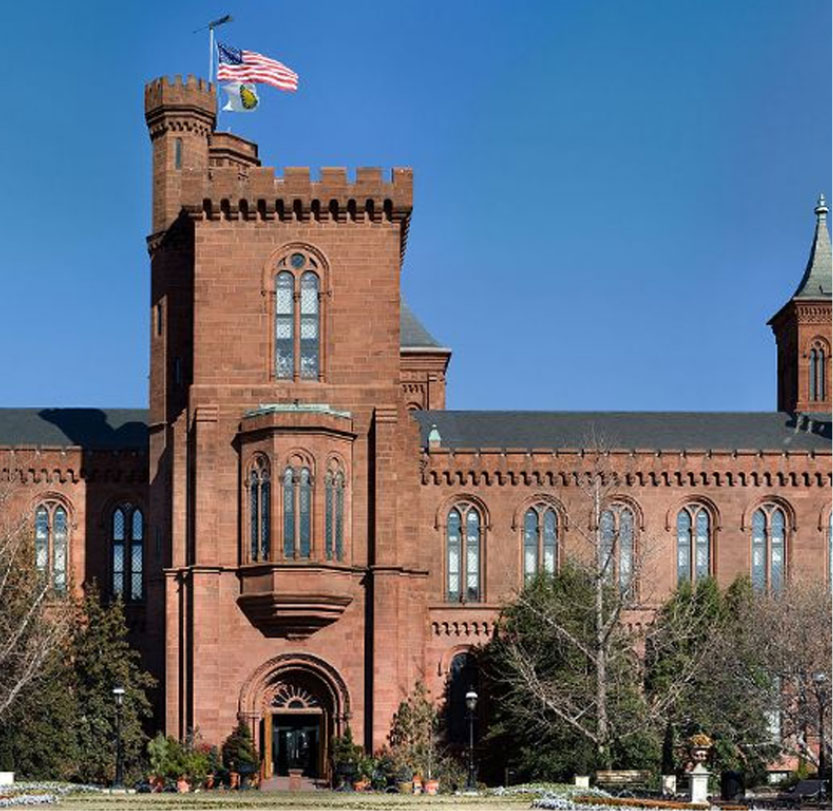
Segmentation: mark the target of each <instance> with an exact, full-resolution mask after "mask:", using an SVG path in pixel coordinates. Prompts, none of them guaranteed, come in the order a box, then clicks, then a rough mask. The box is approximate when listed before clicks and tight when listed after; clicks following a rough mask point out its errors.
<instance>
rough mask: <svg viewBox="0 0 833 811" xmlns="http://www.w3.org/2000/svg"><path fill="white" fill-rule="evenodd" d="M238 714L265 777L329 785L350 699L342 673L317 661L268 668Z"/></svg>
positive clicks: (251, 685) (291, 657)
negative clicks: (292, 775) (294, 777)
mask: <svg viewBox="0 0 833 811" xmlns="http://www.w3.org/2000/svg"><path fill="white" fill-rule="evenodd" d="M238 714H239V716H240V718H242V719H244V720H246V721H247V722H248V724H249V726H250V728H251V729H252V730H253V732H254V736H255V740H256V743H257V746H258V749H259V752H260V756H261V761H262V764H263V766H262V776H263V777H264V778H270V777H272V776H280V777H287V776H289V773H290V771H291V770H294V771H295V772H296V773H300V774H302V775H303V776H304V777H307V778H309V779H313V780H315V779H327V778H328V777H329V776H330V775H329V771H330V762H329V761H330V757H329V753H330V746H331V741H332V738H333V736H334V735H341V734H343V733H344V730H345V727H346V724H347V720H348V719H349V717H350V696H349V693H348V691H347V686H346V684H345V683H344V680H343V679H342V678H341V676H340V675H339V673H338V671H336V669H335V668H334V667H333V666H332V665H330V664H329V663H327V662H325V661H324V660H323V659H319V658H318V657H316V656H311V655H308V654H284V655H282V656H277V657H275V658H274V659H270V660H269V661H267V662H264V664H262V665H261V666H260V667H259V668H258V669H257V670H256V671H255V672H254V673H253V674H252V675H251V677H250V678H249V679H248V680H247V681H246V683H245V684H244V685H243V688H242V689H241V691H240V701H239V710H238Z"/></svg>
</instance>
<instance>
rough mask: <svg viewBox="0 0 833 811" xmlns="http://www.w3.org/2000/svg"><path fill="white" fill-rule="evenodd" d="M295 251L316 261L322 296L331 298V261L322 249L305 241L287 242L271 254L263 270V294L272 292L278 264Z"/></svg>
mask: <svg viewBox="0 0 833 811" xmlns="http://www.w3.org/2000/svg"><path fill="white" fill-rule="evenodd" d="M293 251H297V252H304V253H307V254H309V255H310V256H311V257H313V258H314V259H315V260H316V263H317V265H318V270H319V271H320V272H319V273H318V278H319V281H320V283H321V287H320V292H321V294H322V295H325V296H331V295H332V281H331V276H330V268H331V267H332V265H331V264H330V260H329V259H328V257H327V255H326V254H325V253H324V251H322V250H321V249H320V248H318V247H317V246H315V245H312V244H310V243H309V242H303V241H293V242H285V243H283V245H280V246H279V247H277V248H275V249H274V250H273V251H271V252H270V253H269V255H268V256H267V257H266V261H265V262H264V263H263V268H262V270H261V277H260V285H261V288H260V289H261V294H262V295H269V294H270V293H271V292H272V288H273V282H272V279H273V278H274V276H275V275H276V274H277V273H278V262H279V261H280V260H281V259H283V257H284V256H286V255H288V254H290V253H292V252H293Z"/></svg>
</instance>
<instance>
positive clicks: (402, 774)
mask: <svg viewBox="0 0 833 811" xmlns="http://www.w3.org/2000/svg"><path fill="white" fill-rule="evenodd" d="M396 788H397V789H398V790H399V793H400V794H412V793H413V791H414V770H413V769H412V768H411V767H410V766H408V765H407V764H401V765H400V766H399V768H398V769H397V771H396Z"/></svg>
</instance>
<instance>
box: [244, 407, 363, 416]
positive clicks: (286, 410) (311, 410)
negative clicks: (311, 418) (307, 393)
mask: <svg viewBox="0 0 833 811" xmlns="http://www.w3.org/2000/svg"><path fill="white" fill-rule="evenodd" d="M260 414H329V415H331V416H333V417H341V419H344V420H351V419H353V415H352V414H351V413H350V412H349V411H337V410H336V409H335V408H330V406H329V405H328V404H327V403H260V405H258V407H257V408H253V409H252V410H251V411H247V412H246V413H245V414H244V415H243V416H244V417H257V416H258V415H260Z"/></svg>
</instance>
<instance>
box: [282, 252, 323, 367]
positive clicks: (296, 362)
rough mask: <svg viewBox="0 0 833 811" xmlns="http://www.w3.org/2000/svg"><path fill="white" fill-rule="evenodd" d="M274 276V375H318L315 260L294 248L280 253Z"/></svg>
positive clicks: (319, 329) (318, 276)
mask: <svg viewBox="0 0 833 811" xmlns="http://www.w3.org/2000/svg"><path fill="white" fill-rule="evenodd" d="M277 271H278V272H277V274H276V276H275V377H276V378H278V379H280V380H299V379H300V380H319V379H320V378H321V332H322V318H321V300H322V299H321V278H322V277H321V273H322V269H321V267H320V265H319V261H318V260H317V259H316V258H315V257H314V256H312V255H311V254H310V253H309V252H308V251H305V250H301V249H297V250H293V251H292V252H290V253H288V254H287V255H286V256H284V257H282V258H281V259H280V260H279V261H278V264H277Z"/></svg>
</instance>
